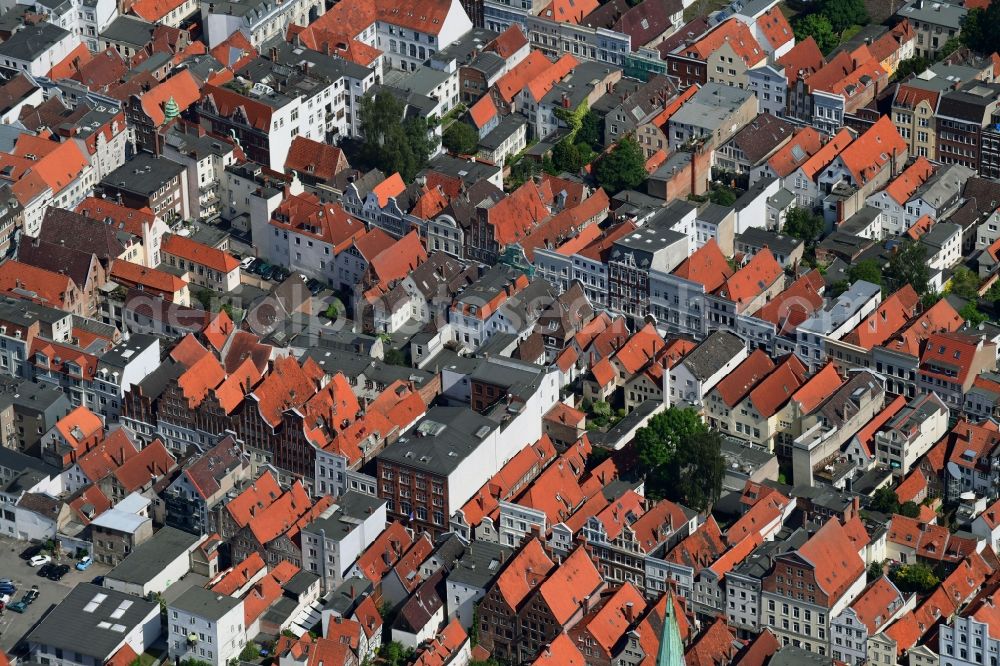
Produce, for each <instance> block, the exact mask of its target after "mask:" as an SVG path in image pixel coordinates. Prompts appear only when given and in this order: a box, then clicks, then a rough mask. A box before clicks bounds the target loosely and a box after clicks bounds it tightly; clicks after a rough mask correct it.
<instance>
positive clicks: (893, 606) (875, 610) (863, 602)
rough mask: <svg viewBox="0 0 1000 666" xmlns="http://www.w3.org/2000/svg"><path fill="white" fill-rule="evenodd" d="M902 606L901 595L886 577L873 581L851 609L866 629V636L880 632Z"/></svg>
mask: <svg viewBox="0 0 1000 666" xmlns="http://www.w3.org/2000/svg"><path fill="white" fill-rule="evenodd" d="M902 605H903V595H902V593H901V592H900V591H899V589H898V588H897V587H896V586H895V585H893V584H892V581H890V580H889V579H888V578H887V577H885V576H881V577H880V578H877V579H875V582H873V583H871V584H870V585H869V586H868V587H866V588H865V590H864V591H863V592H862V593H861V594H859V595H858V598H857V599H855V600H854V602H853V603H852V604H851V608H852V609H854V612H855V613H856V614H857V616H858V620H859V621H860V622H861V624H863V625H865V626H866V627H868V635H869V636H873V635H875V634H877V633H878V632H880V631H881V630H882V628H883V627H885V625H886V623H887V622H888V621H889V618H891V617H892V615H893V614H894V613H895V612H896V611H897V610H898V609H899V607H900V606H902Z"/></svg>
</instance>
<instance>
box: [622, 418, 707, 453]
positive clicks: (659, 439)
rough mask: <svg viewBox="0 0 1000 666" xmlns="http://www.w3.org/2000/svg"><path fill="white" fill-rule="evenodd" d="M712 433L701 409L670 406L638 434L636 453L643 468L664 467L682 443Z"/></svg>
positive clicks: (636, 437)
mask: <svg viewBox="0 0 1000 666" xmlns="http://www.w3.org/2000/svg"><path fill="white" fill-rule="evenodd" d="M706 432H708V428H707V427H706V426H705V424H704V423H702V421H701V417H699V416H698V412H697V411H696V410H695V409H693V408H690V407H684V408H680V407H670V408H669V409H665V410H663V411H662V412H660V413H659V414H657V415H656V416H654V417H653V418H652V419H650V420H649V424H648V425H646V426H645V427H643V428H639V431H638V432H637V433H636V434H635V446H636V454H637V455H638V457H639V462H640V463H641V464H642V466H643V467H646V468H653V467H660V466H661V465H665V464H667V463H668V462H670V461H671V460H672V459H673V457H674V454H675V453H676V451H677V449H678V447H679V446H680V444H681V442H682V441H684V440H687V439H688V438H690V437H694V436H695V435H701V434H704V433H706Z"/></svg>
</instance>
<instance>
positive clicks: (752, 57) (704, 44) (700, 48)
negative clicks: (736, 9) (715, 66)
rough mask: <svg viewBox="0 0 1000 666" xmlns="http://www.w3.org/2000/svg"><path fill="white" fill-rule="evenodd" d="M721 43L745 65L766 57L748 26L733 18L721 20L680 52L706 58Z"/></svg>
mask: <svg viewBox="0 0 1000 666" xmlns="http://www.w3.org/2000/svg"><path fill="white" fill-rule="evenodd" d="M723 44H729V46H730V47H732V49H733V51H734V52H735V53H736V55H737V56H739V58H740V59H741V60H742V61H743V63H744V64H745V65H746V66H747V67H753V66H754V65H756V64H758V63H759V62H761V61H762V60H764V59H766V58H767V52H766V51H764V49H762V48H761V47H760V44H759V43H758V42H757V40H756V39H754V36H753V33H751V32H750V28H748V27H747V25H746V24H745V23H743V22H742V21H740V20H738V19H735V18H731V19H728V20H726V21H723V22H722V23H720V24H719V25H718V26H716V27H715V28H713V29H712V30H710V31H709V32H708V33H706V34H705V35H704V36H703V37H702V38H701V39H699V40H698V41H696V42H695V43H693V44H690V45H688V46H686V47H684V48H683V49H682V53H683V54H684V55H686V56H688V57H691V58H697V59H699V60H708V57H709V56H710V55H711V54H713V53H715V52H716V51H718V50H719V49H720V48H722V46H723Z"/></svg>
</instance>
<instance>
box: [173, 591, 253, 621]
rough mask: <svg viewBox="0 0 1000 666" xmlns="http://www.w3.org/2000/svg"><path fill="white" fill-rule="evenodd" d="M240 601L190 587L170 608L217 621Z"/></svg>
mask: <svg viewBox="0 0 1000 666" xmlns="http://www.w3.org/2000/svg"><path fill="white" fill-rule="evenodd" d="M239 604H240V600H239V599H237V598H235V597H230V596H227V595H225V594H218V593H216V592H212V591H210V590H206V589H205V588H203V587H192V588H189V589H188V591H187V592H185V593H184V594H182V595H181V596H179V597H177V599H175V600H174V602H173V603H172V604H170V608H176V609H177V610H179V611H183V612H185V613H190V614H191V615H195V616H197V617H200V618H204V619H208V620H213V621H216V620H219V619H221V618H222V617H224V616H225V615H226V613H228V612H229V611H231V610H232V609H234V608H236V606H238V605H239Z"/></svg>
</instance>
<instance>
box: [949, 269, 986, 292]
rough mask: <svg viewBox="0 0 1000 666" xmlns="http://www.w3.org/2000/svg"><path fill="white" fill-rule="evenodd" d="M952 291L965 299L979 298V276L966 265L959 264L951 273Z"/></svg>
mask: <svg viewBox="0 0 1000 666" xmlns="http://www.w3.org/2000/svg"><path fill="white" fill-rule="evenodd" d="M951 293H953V294H955V295H956V296H959V297H961V298H964V299H965V300H977V299H978V298H979V276H978V275H976V274H975V273H974V272H972V271H970V270H969V269H968V268H966V267H965V266H957V267H956V268H955V270H954V272H953V273H952V274H951Z"/></svg>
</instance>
